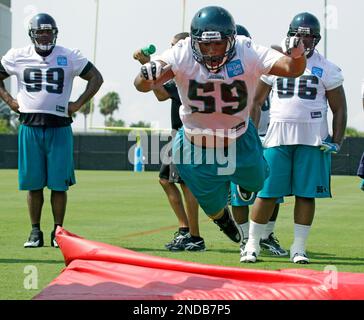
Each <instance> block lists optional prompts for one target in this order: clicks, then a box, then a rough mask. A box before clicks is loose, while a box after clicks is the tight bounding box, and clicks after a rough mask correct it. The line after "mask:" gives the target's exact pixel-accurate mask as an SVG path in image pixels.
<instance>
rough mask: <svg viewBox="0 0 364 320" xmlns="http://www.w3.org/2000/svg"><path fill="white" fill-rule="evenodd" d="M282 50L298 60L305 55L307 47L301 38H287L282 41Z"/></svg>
mask: <svg viewBox="0 0 364 320" xmlns="http://www.w3.org/2000/svg"><path fill="white" fill-rule="evenodd" d="M282 50H283V53H284V54H286V55H287V56H289V57H291V58H293V59H298V58H300V57H302V56H303V54H304V53H305V46H304V45H303V42H302V40H301V38H300V37H286V38H284V39H283V40H282Z"/></svg>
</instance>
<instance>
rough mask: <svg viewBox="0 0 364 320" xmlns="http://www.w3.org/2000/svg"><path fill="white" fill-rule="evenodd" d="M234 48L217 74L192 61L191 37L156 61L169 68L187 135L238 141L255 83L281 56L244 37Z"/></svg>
mask: <svg viewBox="0 0 364 320" xmlns="http://www.w3.org/2000/svg"><path fill="white" fill-rule="evenodd" d="M235 48H236V54H235V56H234V57H233V58H232V59H231V60H230V61H229V62H228V63H226V64H225V65H224V66H223V67H222V68H221V69H220V70H219V71H218V72H217V73H212V72H209V71H208V70H207V68H206V67H205V66H203V65H202V64H200V63H198V62H197V61H196V60H195V59H194V57H193V52H192V48H191V39H190V38H186V39H185V40H181V41H179V42H178V43H177V44H176V45H175V46H173V47H172V48H170V49H168V50H167V51H165V52H164V53H163V54H162V55H161V56H160V57H157V58H156V59H159V60H162V61H164V62H166V63H167V64H170V65H171V66H172V71H173V73H174V75H175V82H176V84H177V88H178V92H179V95H180V97H181V101H182V106H181V108H180V116H181V120H182V122H183V125H184V129H185V132H186V133H187V134H189V133H190V134H193V132H198V131H199V130H201V131H204V133H205V134H212V135H216V136H220V137H222V136H225V137H227V136H229V137H231V135H233V138H237V137H238V136H240V135H242V134H243V133H244V132H245V131H246V129H247V126H248V121H247V120H248V117H249V109H250V108H251V105H252V102H253V97H254V93H255V88H256V85H257V81H258V80H259V77H260V76H261V75H262V74H267V73H268V72H269V71H270V69H271V68H272V66H273V64H274V63H275V62H276V61H277V60H278V59H279V58H280V57H282V54H281V53H279V52H278V51H275V50H272V49H268V48H265V47H262V46H258V45H255V44H254V43H253V42H251V40H250V39H249V38H247V37H244V36H237V37H236V45H235ZM195 130H196V131H195Z"/></svg>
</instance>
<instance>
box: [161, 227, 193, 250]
mask: <svg viewBox="0 0 364 320" xmlns="http://www.w3.org/2000/svg"><path fill="white" fill-rule="evenodd" d="M187 234H188V232H185V231H181V230H177V231H176V232H175V233H174V236H173V239H172V241H171V242H168V243H166V244H165V245H164V246H165V247H166V249H168V250H169V248H170V247H172V246H174V245H175V244H176V243H177V242H178V241H180V239H181V238H184V237H185V236H186V235H187Z"/></svg>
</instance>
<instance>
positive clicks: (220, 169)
mask: <svg viewBox="0 0 364 320" xmlns="http://www.w3.org/2000/svg"><path fill="white" fill-rule="evenodd" d="M190 35H191V36H190V38H187V39H185V40H182V41H180V42H178V43H177V44H176V45H175V46H174V47H173V48H170V49H168V50H167V51H165V52H164V53H163V54H162V55H161V56H160V60H157V61H151V62H149V63H147V64H145V65H143V66H142V67H141V71H140V73H139V74H138V75H137V76H136V78H135V82H134V84H135V86H136V88H137V90H139V91H142V92H147V91H150V90H152V89H153V88H155V87H156V86H159V85H160V83H164V82H166V81H168V80H170V79H172V78H174V79H175V82H176V84H177V88H178V92H179V94H180V97H181V100H182V106H181V108H180V116H181V120H182V123H183V128H182V129H181V130H179V131H178V133H177V135H176V138H175V141H174V145H173V160H174V163H175V164H176V165H177V169H178V171H179V173H180V175H181V177H182V179H183V180H184V181H185V183H186V184H187V186H188V187H189V188H190V190H191V191H192V193H193V194H194V196H195V197H196V199H197V201H198V203H199V204H200V206H201V207H202V209H203V210H204V211H205V213H206V214H207V215H208V216H209V217H210V218H211V219H212V220H213V221H214V223H216V224H217V225H218V226H219V227H220V229H221V230H222V231H223V232H224V233H225V234H226V235H227V236H228V237H229V238H230V239H231V240H232V241H234V242H237V243H239V242H240V241H241V240H242V237H241V231H240V228H239V227H238V226H237V225H236V223H235V221H234V220H233V219H232V217H231V214H230V212H229V209H228V207H227V206H226V204H227V197H228V192H229V188H230V182H231V181H232V182H234V183H236V184H238V185H239V186H241V187H242V188H244V189H245V190H246V191H247V193H251V192H255V191H258V190H260V189H261V188H262V186H263V183H264V180H265V178H266V177H267V175H268V166H267V164H266V161H265V160H264V158H263V154H262V145H261V142H260V139H259V136H258V134H257V132H256V130H255V127H254V125H250V124H249V109H250V108H251V104H252V101H253V95H254V92H255V88H256V84H257V81H258V80H259V77H260V76H261V75H262V74H274V75H279V76H284V77H296V76H299V75H301V74H302V72H303V71H304V68H305V66H306V58H305V56H304V47H303V44H302V42H301V41H300V40H299V38H294V39H293V40H292V41H290V42H289V43H288V46H287V49H289V56H286V55H283V54H281V53H279V52H278V51H276V50H273V49H268V48H265V47H262V46H259V45H256V44H254V43H253V42H252V41H251V40H250V39H249V38H246V37H236V25H235V22H234V19H233V17H232V16H231V14H230V13H229V12H228V11H227V10H225V9H224V8H221V7H217V6H209V7H205V8H202V9H200V10H199V11H198V12H197V13H196V14H195V16H194V18H193V19H192V22H191V32H190Z"/></svg>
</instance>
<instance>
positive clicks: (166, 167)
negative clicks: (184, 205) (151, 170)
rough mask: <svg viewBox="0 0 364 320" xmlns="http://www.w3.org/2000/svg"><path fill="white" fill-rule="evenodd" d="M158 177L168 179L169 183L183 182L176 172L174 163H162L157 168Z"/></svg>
mask: <svg viewBox="0 0 364 320" xmlns="http://www.w3.org/2000/svg"><path fill="white" fill-rule="evenodd" d="M159 178H161V179H165V180H168V182H170V183H183V180H182V179H181V177H180V176H179V174H178V171H177V167H176V165H175V164H173V163H171V164H163V163H162V165H161V168H160V170H159Z"/></svg>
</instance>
